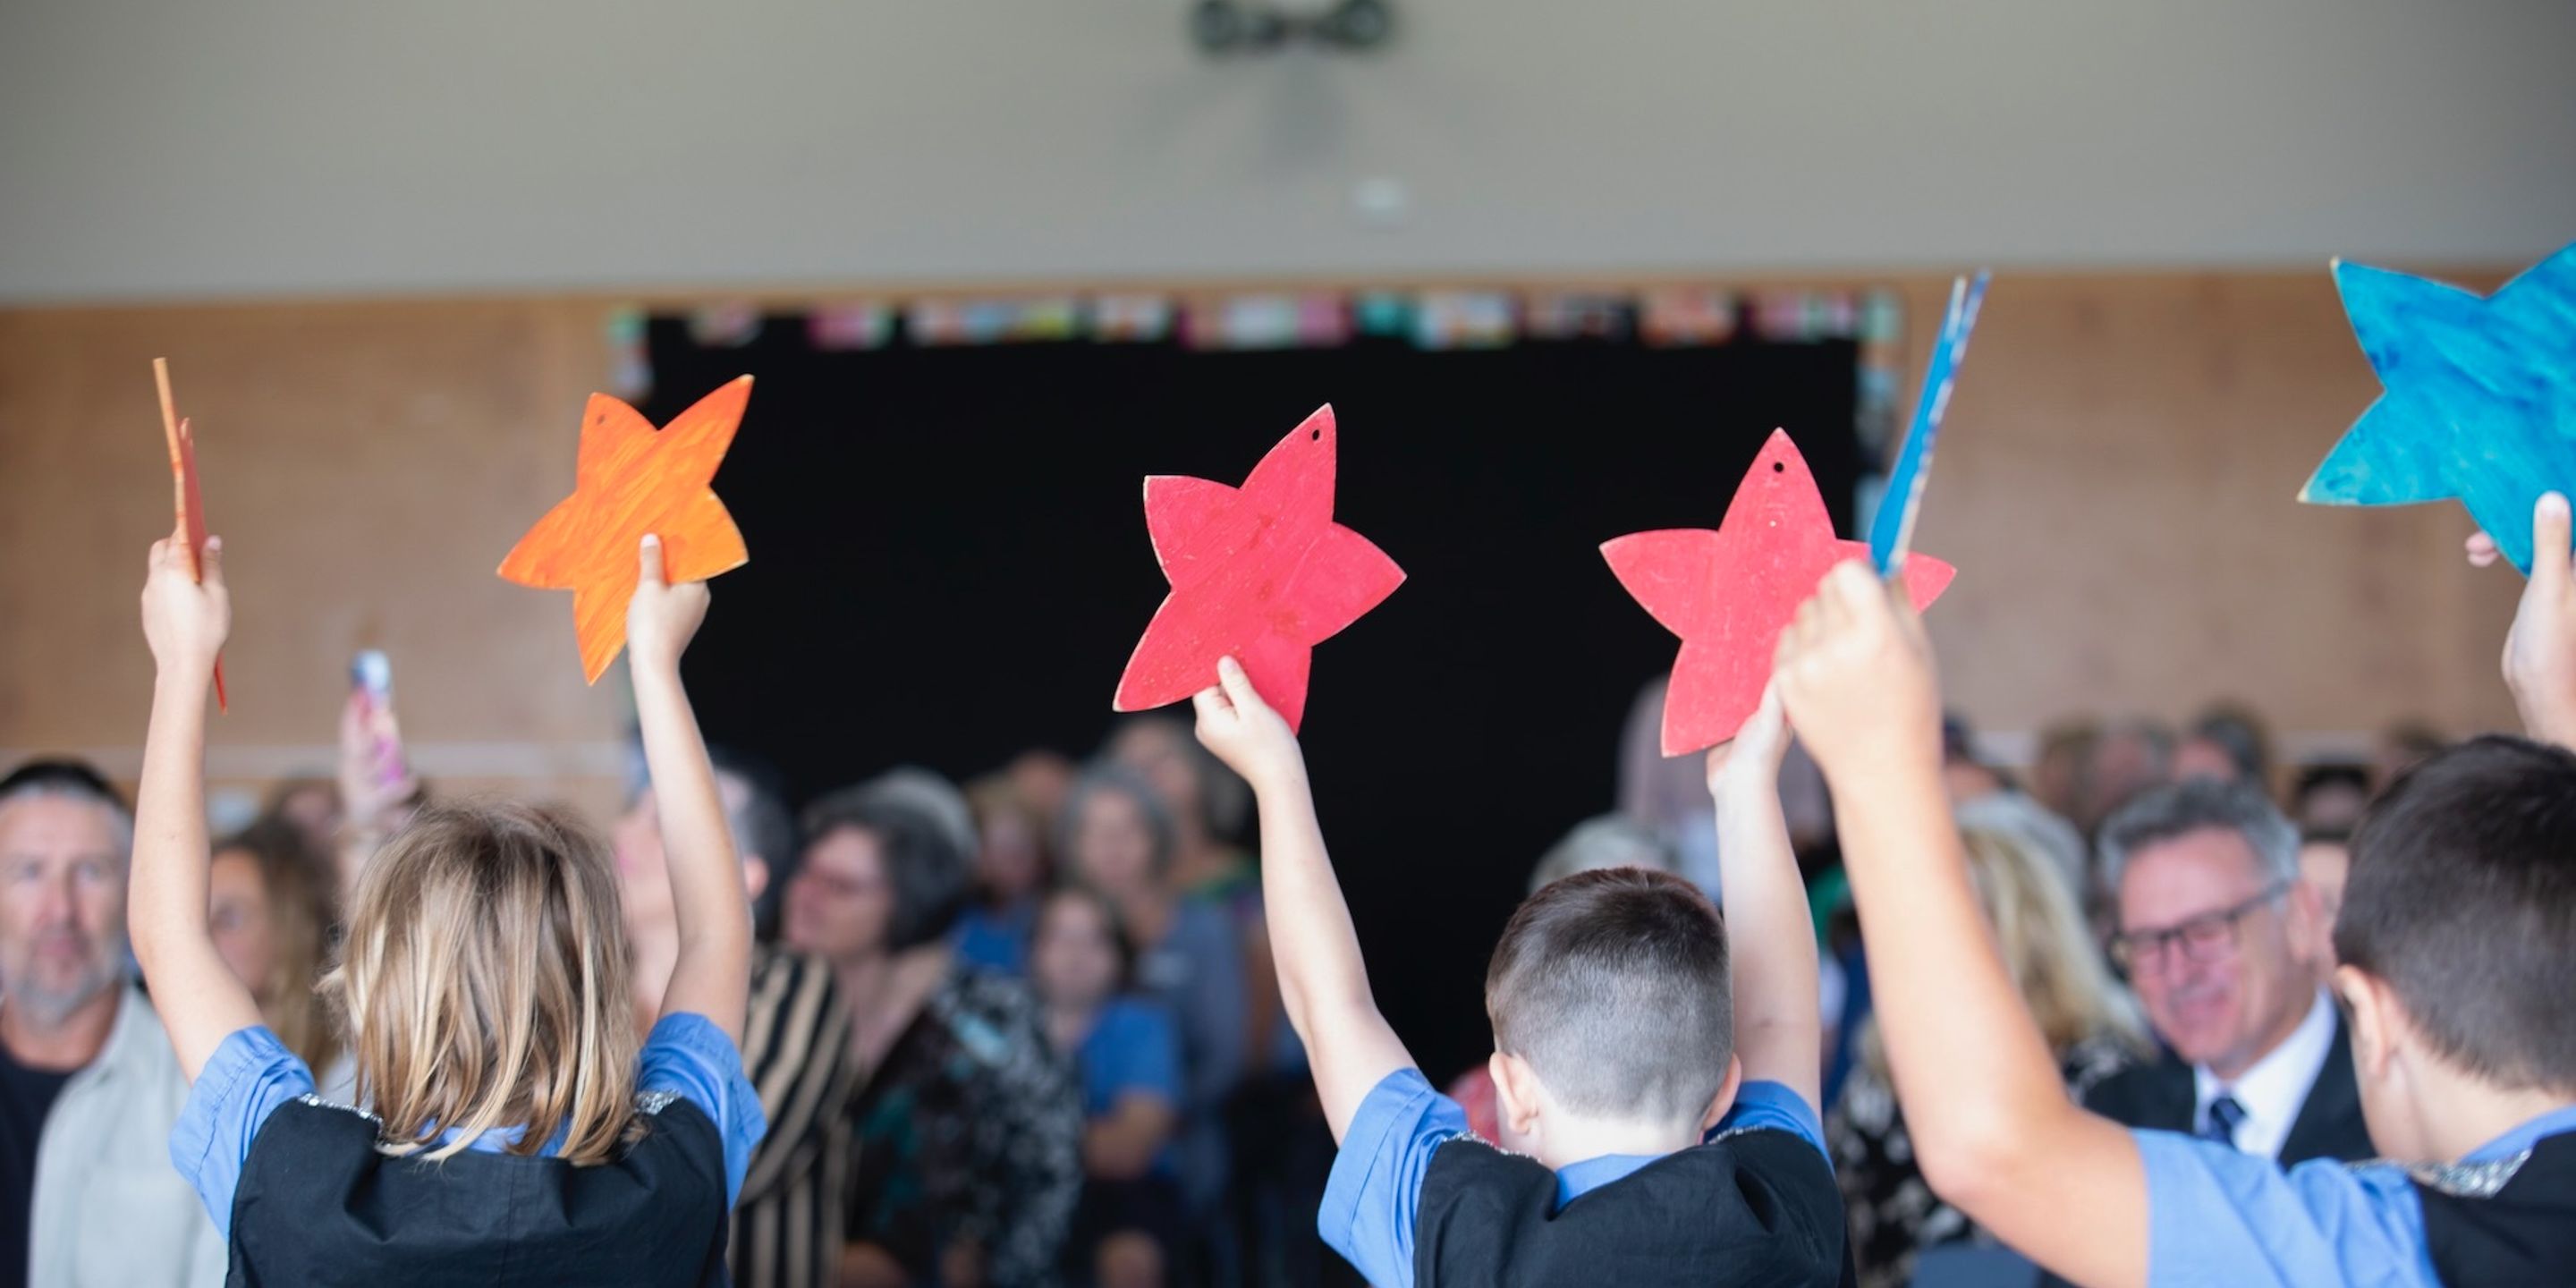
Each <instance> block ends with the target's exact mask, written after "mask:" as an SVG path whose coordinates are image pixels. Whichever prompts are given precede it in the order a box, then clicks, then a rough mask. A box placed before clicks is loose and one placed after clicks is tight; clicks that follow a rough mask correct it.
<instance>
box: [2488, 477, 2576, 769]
mask: <svg viewBox="0 0 2576 1288" xmlns="http://www.w3.org/2000/svg"><path fill="white" fill-rule="evenodd" d="M2570 522H2571V521H2570V518H2569V514H2568V505H2567V498H2566V497H2565V496H2562V495H2560V494H2559V493H2556V492H2549V493H2544V494H2543V495H2542V496H2541V498H2540V500H2539V501H2538V502H2537V503H2536V504H2535V505H2533V507H2532V511H2531V579H2530V580H2529V581H2527V582H2525V583H2523V587H2522V600H2521V602H2520V603H2519V604H2518V605H2517V606H2516V607H2515V609H2514V614H2513V627H2512V629H2511V630H2509V631H2507V632H2506V633H2505V637H2504V681H2505V686H2506V687H2507V688H2510V689H2511V690H2513V698H2514V704H2515V705H2516V706H2517V707H2519V708H2520V709H2521V712H2522V723H2523V727H2524V729H2525V730H2526V731H2528V732H2529V733H2530V734H2531V736H2532V737H2534V738H2538V739H2541V740H2543V741H2547V742H2555V743H2558V744H2560V745H2562V746H2568V745H2576V553H2571V551H2570V546H2569V539H2570V531H2569V528H2570ZM2482 535H2483V534H2482ZM2490 544H2492V543H2490Z"/></svg>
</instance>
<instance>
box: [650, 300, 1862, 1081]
mask: <svg viewBox="0 0 2576 1288" xmlns="http://www.w3.org/2000/svg"><path fill="white" fill-rule="evenodd" d="M650 346H651V354H652V362H653V369H654V393H653V395H652V397H651V398H650V399H649V400H648V401H647V403H646V405H645V411H646V413H647V414H648V415H649V416H650V417H651V418H652V419H653V420H654V422H655V423H657V424H659V423H662V422H663V421H666V420H667V419H669V418H670V417H671V416H673V415H674V414H676V413H677V412H679V411H680V410H681V409H682V408H684V407H686V406H687V405H688V404H689V403H690V402H693V401H695V400H696V399H697V398H698V397H699V396H701V395H703V394H705V393H706V392H707V391H708V390H710V389H713V388H714V387H716V386H717V385H718V384H720V383H721V382H723V381H725V380H728V379H731V378H733V377H734V376H737V375H741V374H743V373H745V372H749V373H752V374H754V375H756V376H757V377H758V384H757V385H756V386H755V388H754V391H753V394H752V399H751V409H750V412H749V414H748V415H747V416H746V417H745V419H744V422H743V426H742V432H741V434H740V436H739V437H738V438H737V439H736V440H735V443H734V446H733V449H732V452H731V454H730V456H728V458H727V459H726V462H725V465H724V468H723V471H722V472H721V473H719V474H718V475H717V477H716V490H717V492H718V493H719V494H720V495H721V496H722V497H723V498H724V500H725V503H726V504H727V505H728V506H729V507H731V508H732V510H733V513H734V516H735V518H736V519H737V521H739V522H740V524H741V526H742V530H743V533H744V536H745V538H746V539H747V541H748V543H749V545H750V548H751V554H752V559H751V563H750V565H749V566H748V567H746V568H743V569H741V570H739V571H737V572H734V573H731V574H729V575H727V576H725V577H724V578H722V579H721V580H720V581H719V582H718V583H717V585H716V608H715V611H714V613H713V615H712V617H711V619H710V621H709V622H708V624H707V626H706V628H705V630H704V633H703V634H702V635H701V636H700V637H699V639H698V641H697V643H696V644H695V645H694V646H693V647H692V648H691V650H690V652H689V655H688V662H687V668H688V679H689V685H690V688H691V691H692V693H693V695H694V696H695V698H696V700H697V704H698V711H699V715H700V718H701V719H702V720H703V721H704V722H705V725H706V729H707V734H708V736H709V738H710V739H712V740H714V741H716V742H718V743H721V744H728V745H732V746H736V747H741V748H744V749H747V750H750V751H754V752H756V753H758V754H760V755H762V756H765V757H767V758H768V759H770V760H772V761H774V762H775V763H777V764H778V766H779V767H780V768H781V769H782V770H783V771H784V773H785V776H786V778H787V783H788V787H789V789H790V790H791V792H792V793H793V794H794V795H795V796H796V797H797V798H798V799H799V800H800V801H801V800H802V799H804V798H807V797H810V796H812V795H814V794H816V793H819V792H821V791H824V790H827V789H829V788H832V787H835V786H839V785H841V784H843V783H846V782H850V781H852V780H855V779H858V778H860V777H862V776H865V775H867V774H870V773H873V772H875V771H878V770H881V769H884V768H886V767H888V766H891V765H894V764H898V763H906V762H911V763H919V764H925V765H929V766H931V767H933V768H936V769H939V770H941V771H943V772H946V773H948V774H951V775H954V776H958V777H960V778H964V777H967V776H971V775H973V774H976V773H979V772H981V771H984V770H986V769H990V768H992V767H994V766H997V765H999V764H1000V763H1001V762H1002V761H1003V760H1005V759H1006V758H1008V757H1009V756H1011V755H1012V754H1014V753H1015V752H1017V751H1019V750H1021V749H1023V748H1027V747H1032V746H1047V747H1053V748H1056V749H1059V750H1062V751H1066V752H1068V753H1071V754H1074V755H1075V756H1077V757H1080V756H1083V755H1087V754H1088V753H1089V752H1090V751H1091V750H1092V749H1093V748H1095V747H1096V746H1098V744H1099V742H1100V740H1101V737H1102V735H1103V734H1104V732H1105V731H1106V729H1107V727H1108V725H1109V722H1110V718H1111V716H1110V711H1109V698H1110V694H1111V691H1112V690H1113V689H1114V687H1115V686H1116V682H1117V679H1118V675H1119V671H1120V669H1121V668H1122V667H1123V666H1124V665H1125V663H1126V660H1127V654H1128V652H1129V651H1130V650H1131V649H1133V648H1134V647H1135V644H1136V640H1137V637H1138V636H1139V635H1140V634H1141V633H1142V632H1143V630H1144V627H1145V623H1146V620H1147V619H1148V618H1149V617H1150V616H1151V615H1152V614H1153V611H1154V608H1155V606H1156V605H1157V604H1158V603H1159V602H1161V599H1162V595H1163V592H1164V589H1165V587H1164V583H1163V580H1162V578H1161V576H1160V574H1159V572H1158V571H1157V569H1156V567H1155V563H1154V555H1153V549H1152V546H1151V544H1150V543H1149V542H1148V541H1147V539H1146V535H1145V526H1144V521H1143V512H1142V502H1141V486H1140V485H1141V481H1142V479H1143V478H1144V476H1145V475H1147V474H1149V473H1155V474H1193V475H1198V476H1201V477H1205V478H1211V479H1216V480H1219V481H1222V482H1226V483H1240V482H1241V481H1242V478H1243V475H1244V474H1245V472H1247V471H1248V470H1250V469H1251V467H1252V465H1253V463H1254V462H1255V461H1257V460H1258V459H1260V457H1261V454H1262V453H1263V452H1264V451H1266V450H1268V448H1269V447H1270V445H1271V444H1272V443H1273V442H1276V441H1277V440H1278V439H1279V437H1280V436H1282V435H1284V434H1286V433H1287V432H1288V431H1289V430H1290V429H1291V428H1292V427H1294V426H1295V425H1296V423H1297V422H1298V420H1299V419H1301V418H1302V417H1304V416H1305V415H1306V414H1307V413H1308V412H1310V411H1312V410H1314V408H1315V407H1316V405H1317V404H1319V403H1323V402H1326V401H1330V402H1331V403H1332V404H1333V406H1334V409H1335V411H1336V413H1337V414H1338V416H1339V418H1340V425H1341V462H1340V489H1339V495H1338V498H1337V501H1336V504H1335V512H1334V513H1335V517H1336V518H1337V519H1339V520H1340V521H1342V522H1343V523H1346V524H1348V525H1350V526H1351V527H1353V528H1356V529H1357V530H1359V531H1360V532H1361V533H1363V534H1365V535H1367V536H1368V537H1369V538H1370V539H1371V540H1373V541H1375V542H1376V543H1377V544H1378V545H1379V546H1380V547H1381V548H1383V549H1385V550H1386V551H1387V553H1388V554H1389V555H1391V556H1392V557H1393V558H1394V559H1395V560H1396V562H1397V563H1399V564H1401V565H1402V566H1403V567H1404V569H1405V571H1406V572H1407V573H1408V574H1409V579H1408V580H1407V581H1406V583H1405V584H1404V586H1403V587H1402V588H1401V589H1399V590H1397V591H1396V592H1395V594H1394V596H1393V597H1392V598H1390V599H1389V600H1387V601H1386V603H1385V604H1383V605H1381V606H1380V607H1379V608H1378V609H1377V611H1375V612H1373V613H1371V614H1369V615H1368V616H1367V617H1365V618H1363V619H1361V621H1360V622H1359V623H1358V624H1357V625H1356V626H1354V627H1352V628H1351V629H1350V630H1348V631H1346V632H1344V633H1343V634H1342V635H1340V636H1337V637H1335V638H1334V639H1332V640H1329V641H1327V642H1325V643H1324V644H1323V645H1322V646H1321V647H1320V648H1318V649H1317V650H1316V656H1315V666H1314V681H1313V695H1312V698H1311V700H1310V703H1309V706H1308V708H1307V715H1306V721H1305V738H1304V741H1305V746H1306V752H1307V758H1308V760H1309V762H1310V763H1311V765H1312V766H1313V776H1314V783H1315V792H1316V796H1317V804H1318V807H1319V809H1320V810H1321V812H1322V817H1323V822H1324V829H1325V834H1326V837H1327V838H1328V840H1329V841H1330V842H1331V843H1332V849H1333V858H1334V862H1335V864H1336V866H1337V867H1338V868H1339V870H1340V873H1341V878H1342V885H1343V888H1344V890H1345V891H1346V892H1347V894H1348V897H1349V900H1350V903H1351V906H1352V911H1353V914H1354V916H1355V918H1356V919H1357V921H1358V924H1359V932H1360V938H1361V942H1362V943H1363V944H1364V945H1366V947H1367V951H1368V954H1369V965H1370V968H1371V973H1372V975H1373V977H1374V978H1375V979H1376V981H1377V985H1378V998H1379V1001H1380V1004H1381V1005H1383V1006H1384V1007H1385V1009H1386V1012H1387V1015H1388V1017H1389V1018H1390V1019H1391V1020H1392V1021H1393V1022H1394V1024H1395V1027H1396V1029H1397V1031H1398V1032H1399V1033H1401V1034H1403V1035H1404V1037H1405V1038H1406V1040H1407V1041H1408V1042H1409V1043H1411V1044H1412V1047H1413V1051H1414V1054H1415V1056H1416V1058H1417V1059H1419V1060H1420V1061H1421V1062H1422V1064H1423V1066H1424V1068H1425V1070H1426V1071H1427V1072H1429V1073H1430V1074H1431V1076H1432V1077H1433V1079H1434V1081H1435V1082H1437V1081H1445V1080H1446V1078H1447V1077H1449V1076H1450V1075H1451V1074H1453V1073H1455V1072H1456V1071H1457V1070H1459V1069H1460V1068H1463V1067H1464V1066H1466V1065H1467V1064H1469V1063H1471V1062H1473V1061H1476V1060H1480V1059H1482V1058H1483V1055H1484V1054H1485V1052H1486V1051H1487V1050H1488V1049H1489V1042H1490V1035H1489V1033H1488V1030H1487V1028H1486V1026H1485V1020H1484V1015H1483V1011H1482V1002H1481V989H1482V981H1483V975H1484V969H1485V961H1486V957H1487V956H1488V954H1489V953H1490V952H1491V950H1492V947H1493V941H1494V938H1495V936H1496V934H1497V933H1498V932H1499V931H1500V929H1501V927H1502V923H1503V921H1504V919H1505V918H1506V917H1508V916H1509V914H1510V912H1511V909H1512V907H1513V906H1514V905H1515V904H1516V903H1517V902H1518V901H1519V898H1520V896H1521V893H1522V889H1523V883H1524V881H1525V880H1526V878H1527V875H1528V872H1529V868H1530V866H1531V864H1532V863H1533V862H1534V861H1535V860H1536V859H1537V858H1538V856H1539V854H1540V852H1541V851H1542V850H1544V849H1545V848H1546V847H1547V846H1548V845H1550V844H1551V843H1553V842H1554V841H1555V840H1556V839H1557V838H1558V837H1559V836H1560V835H1562V834H1563V833H1564V832H1565V830H1566V829H1567V828H1568V827H1570V826H1572V825H1573V824H1575V823H1576V822H1578V821H1580V820H1582V819H1584V818H1586V817H1589V816H1591V815H1594V814H1598V813H1601V812H1604V811H1606V810H1608V809H1610V808H1611V806H1612V805H1613V803H1614V802H1613V786H1614V781H1615V777H1616V762H1617V749H1618V736H1619V731H1620V727H1621V722H1622V721H1623V719H1624V718H1625V716H1626V715H1627V713H1628V710H1629V707H1630V704H1631V703H1632V701H1633V700H1634V699H1635V697H1636V695H1637V692H1638V689H1639V687H1640V686H1641V685H1642V684H1643V683H1644V682H1645V681H1646V680H1647V679H1648V678H1650V677H1651V676H1653V675H1655V674H1656V673H1658V672H1659V671H1660V670H1662V669H1663V668H1664V667H1666V666H1667V665H1669V664H1670V662H1671V659H1672V655H1673V650H1674V648H1675V641H1674V640H1673V639H1672V638H1671V637H1670V636H1668V635H1666V634H1665V633H1664V631H1663V630H1662V629H1661V628H1660V627H1658V626H1656V625H1655V623H1654V622H1653V621H1652V620H1651V619H1649V618H1648V617H1647V616H1646V615H1645V613H1644V612H1643V611H1642V610H1640V609H1639V608H1638V607H1637V606H1636V605H1635V604H1634V603H1633V602H1632V601H1630V600H1629V598H1628V597H1627V595H1626V594H1625V592H1623V591H1622V590H1621V589H1620V588H1619V585H1618V582H1617V581H1616V580H1615V579H1614V578H1613V577H1612V576H1611V575H1610V572H1609V569H1608V567H1607V566H1606V565H1605V564H1604V563H1603V562H1602V560H1601V556H1600V554H1599V552H1598V551H1597V549H1596V547H1597V546H1598V545H1599V544H1600V543H1601V542H1602V541H1605V540H1607V539H1609V538H1611V537H1615V536H1619V535H1621V534H1623V533H1627V532H1634V531H1639V530H1642V529H1647V528H1659V527H1715V526H1716V525H1717V522H1718V520H1719V518H1720V517H1721V516H1722V515H1723V514H1724V513H1725V508H1726V504H1727V500H1728V498H1729V497H1730V496H1731V495H1732V494H1733V492H1734V488H1735V484H1736V481H1737V480H1738V479H1739V478H1741V477H1742V475H1743V472H1744V470H1745V468H1746V467H1747V466H1748V465H1749V464H1750V463H1751V462H1752V458H1753V455H1754V452H1755V451H1756V450H1757V449H1758V448H1759V447H1760V445H1761V443H1762V441H1763V438H1764V437H1765V436H1766V435H1767V434H1769V433H1770V431H1771V430H1772V429H1773V428H1774V427H1775V426H1780V427H1786V428H1787V429H1788V430H1789V432H1790V433H1791V435H1792V436H1794V437H1795V438H1796V439H1797V441H1798V445H1799V447H1800V450H1802V451H1803V452H1804V453H1805V454H1806V457H1807V460H1808V463H1809V464H1810V465H1811V466H1812V467H1813V468H1814V471H1815V475H1816V479H1817V481H1818V483H1819V485H1820V486H1821V487H1822V489H1823V491H1824V496H1825V503H1826V505H1827V507H1828V508H1829V509H1830V510H1831V511H1832V513H1833V515H1834V518H1835V521H1836V523H1837V524H1838V525H1839V526H1841V527H1842V528H1843V529H1844V531H1845V532H1847V533H1848V532H1849V531H1850V527H1851V525H1850V513H1849V512H1850V508H1851V491H1852V484H1853V480H1854V477H1855V474H1856V471H1857V469H1858V466H1859V455H1858V447H1857V444H1856V442H1855V440H1854V438H1853V435H1852V430H1851V425H1852V412H1853V381H1854V375H1855V372H1854V363H1855V357H1856V355H1855V350H1854V347H1853V346H1852V345H1851V344H1850V343H1848V342H1842V341H1829V342H1822V343H1783V344H1771V343H1762V342H1758V341H1753V340H1749V339H1748V340H1742V341H1738V342H1736V343H1732V344H1728V345H1723V346H1717V347H1709V348H1674V349H1652V348H1646V347H1643V346H1639V345H1634V344H1625V343H1601V342H1565V343H1522V344H1519V345H1515V346H1512V347H1509V348H1503V349H1494V350H1483V351H1446V352H1425V351H1420V350H1417V349H1415V348H1413V347H1411V346H1410V345H1406V344H1401V343H1395V342H1387V341H1362V342H1359V343H1354V344H1351V345H1349V346H1346V347H1342V348H1332V349H1299V350H1289V351H1278V352H1250V353H1238V352H1197V351H1192V350H1188V349H1184V348H1181V347H1179V346H1177V345H1165V344H1153V345H1108V344H1090V343H1053V344H1026V345H994V346H974V347H967V346H960V347H914V346H910V345H906V344H902V343H897V344H896V345H894V346H892V347H888V348H883V349H876V350H867V351H818V350H816V349H814V348H812V347H811V346H809V345H808V344H807V343H806V340H805V337H804V334H803V328H802V327H801V326H799V325H797V324H796V320H795V319H771V325H769V326H767V327H766V328H764V330H763V332H762V334H761V337H760V338H759V339H757V340H755V341H754V342H753V343H751V344H748V345H745V346H742V347H726V348H703V347H700V346H698V345H697V344H695V343H694V342H692V340H691V339H690V337H689V335H688V333H687V330H686V328H685V327H684V326H683V325H681V324H680V323H678V322H676V321H656V322H655V323H653V325H652V327H651V330H650ZM1176 710H1177V711H1178V712H1179V713H1181V714H1184V715H1186V714H1187V708H1186V707H1182V708H1177V709H1176Z"/></svg>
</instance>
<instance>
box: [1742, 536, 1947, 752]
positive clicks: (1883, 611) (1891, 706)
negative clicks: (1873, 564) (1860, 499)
mask: <svg viewBox="0 0 2576 1288" xmlns="http://www.w3.org/2000/svg"><path fill="white" fill-rule="evenodd" d="M1773 673H1774V679H1773V683H1774V684H1775V685H1776V686H1777V687H1778V689H1779V691H1780V699H1781V703H1782V705H1783V707H1784V708H1785V709H1786V710H1787V712H1788V716H1789V725H1790V727H1791V728H1793V729H1795V730H1796V731H1797V734H1798V737H1799V738H1800V740H1802V741H1803V742H1804V743H1805V744H1806V746H1807V749H1808V750H1809V751H1810V752H1811V753H1812V754H1814V756H1815V758H1816V763H1817V764H1818V765H1819V766H1821V767H1823V769H1824V770H1825V772H1826V774H1827V775H1828V776H1833V775H1837V774H1842V773H1849V772H1852V771H1854V770H1856V769H1860V768H1863V767H1864V765H1865V764H1866V763H1882V762H1884V761H1886V760H1887V758H1889V757H1891V756H1894V757H1914V756H1921V755H1930V756H1932V757H1935V758H1937V757H1938V755H1939V753H1940V741H1941V740H1940V729H1941V711H1940V692H1939V687H1938V684H1937V682H1936V681H1935V679H1934V677H1933V673H1932V650H1931V645H1930V643H1929V642H1928V641H1927V640H1926V639H1925V638H1924V635H1923V626H1922V621H1921V619H1920V618H1919V617H1917V616H1916V614H1915V612H1914V607H1913V604H1912V602H1911V601H1910V600H1908V599H1907V598H1906V596H1905V592H1904V590H1903V588H1902V587H1901V586H1892V585H1891V583H1888V582H1883V581H1881V580H1879V578H1878V577H1877V576H1876V575H1875V574H1874V573H1872V572H1871V571H1870V569H1869V567H1868V566H1867V565H1865V564H1862V563H1860V562H1858V561H1846V562H1843V563H1839V564H1836V565H1834V567H1833V569H1832V570H1831V571H1829V572H1827V573H1826V574H1825V578H1824V580H1823V582H1822V583H1821V584H1819V585H1818V586H1817V588H1816V594H1815V596H1814V597H1813V598H1811V599H1809V600H1808V601H1807V602H1806V603H1805V604H1803V605H1801V606H1800V607H1799V609H1798V615H1797V618H1796V620H1794V621H1792V622H1791V623H1790V625H1789V627H1788V629H1786V630H1784V631H1782V632H1781V635H1780V645H1779V650H1778V652H1777V653H1776V654H1775V655H1774V658H1773Z"/></svg>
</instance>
